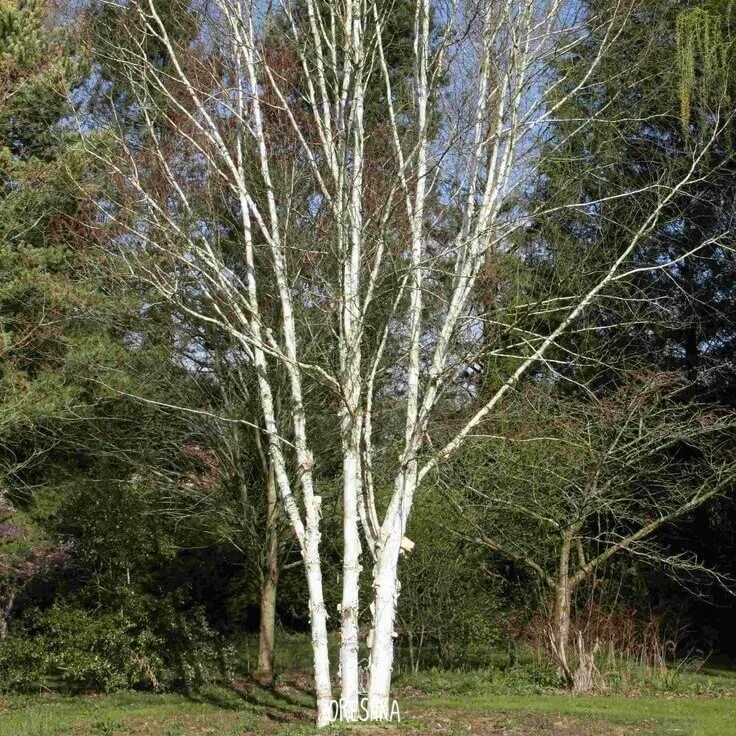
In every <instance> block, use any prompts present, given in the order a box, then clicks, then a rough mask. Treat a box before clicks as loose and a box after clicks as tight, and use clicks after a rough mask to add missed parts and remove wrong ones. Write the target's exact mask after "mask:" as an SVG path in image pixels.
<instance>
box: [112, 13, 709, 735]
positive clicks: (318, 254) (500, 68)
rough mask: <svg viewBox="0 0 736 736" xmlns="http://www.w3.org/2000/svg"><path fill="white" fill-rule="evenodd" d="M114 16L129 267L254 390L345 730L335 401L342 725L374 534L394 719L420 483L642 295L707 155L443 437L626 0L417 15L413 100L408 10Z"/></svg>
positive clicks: (377, 642)
mask: <svg viewBox="0 0 736 736" xmlns="http://www.w3.org/2000/svg"><path fill="white" fill-rule="evenodd" d="M110 3H111V4H113V5H115V6H116V7H118V8H120V9H121V10H120V12H124V13H125V14H127V17H128V18H129V20H130V22H129V23H127V24H126V25H125V28H126V30H127V34H128V37H127V38H126V39H125V43H123V42H122V41H121V50H120V58H119V59H117V63H118V64H119V65H120V66H122V68H123V69H124V70H125V72H126V76H127V82H128V87H129V92H128V93H127V94H128V95H129V96H128V97H127V98H126V101H127V103H128V105H129V107H128V110H129V113H130V115H131V116H133V117H134V118H135V120H136V123H137V129H136V132H135V133H134V134H131V133H129V132H126V130H125V129H124V128H123V127H122V126H121V127H120V131H119V135H118V136H117V138H116V145H115V147H114V148H113V149H112V152H108V153H104V154H101V156H102V158H103V159H104V160H105V162H106V163H107V164H108V166H109V167H110V171H111V173H112V175H113V179H112V180H113V181H114V182H115V183H116V185H117V194H116V195H115V197H114V198H111V200H113V201H112V202H105V203H104V204H103V205H101V206H103V207H104V209H105V218H104V219H105V221H106V223H107V224H108V226H111V227H116V228H117V235H116V237H115V238H114V243H115V246H116V251H117V253H118V254H119V255H120V256H121V257H122V258H123V259H124V260H125V262H126V263H127V264H128V266H129V267H130V269H131V272H132V273H133V274H134V275H135V276H137V277H138V278H142V279H143V280H144V281H146V282H148V283H149V284H150V285H151V286H152V287H153V288H154V289H155V290H156V291H157V292H158V293H159V294H160V295H161V296H162V297H163V298H165V299H167V300H170V301H171V302H173V303H174V304H175V306H176V307H177V308H178V309H180V310H182V312H183V313H186V314H187V316H188V318H189V319H194V320H202V321H204V322H207V323H209V324H210V325H214V326H217V327H219V328H220V329H222V330H224V331H226V332H227V333H228V334H229V335H230V336H231V337H232V338H233V339H234V340H235V341H236V342H237V343H238V345H239V346H240V350H241V351H242V355H243V356H244V361H245V363H244V367H245V369H249V370H252V371H253V373H254V380H255V381H256V383H257V387H258V388H257V395H258V403H259V411H260V416H259V417H255V416H254V417H252V418H245V419H244V421H252V422H253V423H255V424H258V425H259V426H261V427H262V428H263V431H264V434H265V436H266V437H267V439H268V453H269V457H270V461H271V463H272V468H273V473H274V479H275V483H276V485H277V487H278V490H279V495H280V501H281V504H282V507H283V509H284V512H285V514H286V515H287V516H288V519H289V521H290V524H291V526H292V528H293V531H294V534H295V535H296V539H297V540H298V543H299V545H300V549H301V553H302V557H303V561H304V567H305V571H306V576H307V582H308V589H309V598H310V601H309V610H310V619H311V627H312V643H313V647H314V674H315V687H316V694H317V723H318V725H325V724H326V723H327V722H328V721H329V720H330V717H331V698H332V691H331V683H330V671H329V659H328V651H327V612H326V610H325V606H324V602H323V594H322V570H321V565H320V553H319V543H320V514H321V509H320V507H321V499H320V495H319V492H318V488H317V485H316V484H317V480H318V479H317V477H316V473H315V467H316V466H315V455H317V457H316V460H317V461H318V460H319V456H318V452H317V448H315V447H314V445H313V439H312V436H311V434H310V425H309V416H308V411H307V408H306V407H307V404H308V396H309V392H310V390H311V388H312V387H313V386H316V385H321V386H322V387H324V388H327V389H329V390H330V391H331V392H332V394H333V396H334V406H335V411H336V414H337V417H338V418H339V427H340V447H341V452H342V477H341V487H342V513H343V545H342V552H343V574H342V591H343V592H342V603H341V606H340V630H341V650H340V666H339V671H340V678H341V699H342V706H341V707H342V712H341V715H342V718H344V719H346V720H354V719H356V718H357V717H358V715H359V695H358V679H359V672H358V645H359V641H358V631H359V629H358V618H359V600H358V591H359V580H360V574H361V559H363V556H362V553H363V550H362V544H361V539H362V541H363V542H364V544H365V547H366V548H367V552H368V554H369V555H370V559H371V561H372V565H373V600H372V602H371V605H370V611H371V615H372V624H371V626H372V629H371V634H370V636H369V640H368V647H369V649H370V680H369V693H368V704H367V705H368V711H369V715H370V717H371V718H374V719H380V718H385V717H387V715H388V713H389V707H388V703H389V693H390V685H391V669H392V662H393V641H394V636H395V634H394V622H395V615H396V601H397V596H398V594H399V580H398V563H399V557H400V552H401V551H402V549H407V548H410V547H411V543H410V542H409V541H408V540H406V539H405V534H406V527H407V522H408V520H409V516H410V512H411V509H412V505H413V502H414V498H415V495H416V492H417V490H418V488H419V487H420V485H421V483H422V481H423V480H424V479H425V478H426V477H427V476H428V475H429V474H430V473H433V472H436V471H438V470H439V468H440V465H441V463H442V461H444V460H446V459H447V458H448V457H450V456H451V455H452V454H453V452H455V451H456V450H457V449H458V448H459V447H460V445H461V444H462V443H463V442H465V441H466V440H468V439H469V438H470V437H472V435H473V434H474V432H475V431H476V430H477V428H478V427H479V425H481V423H482V422H483V421H484V420H485V419H486V418H488V417H490V416H491V415H492V413H493V412H494V410H495V408H496V406H497V405H498V403H499V402H500V401H501V399H502V398H503V396H504V395H505V394H507V393H508V392H509V391H511V390H513V387H514V386H515V384H516V383H517V382H518V381H519V380H520V379H521V378H522V376H523V375H524V374H525V373H526V372H527V371H528V370H529V369H530V367H532V366H536V365H538V364H539V362H540V361H543V359H544V356H545V353H546V352H547V351H548V350H549V348H550V347H551V346H555V345H557V344H558V342H559V340H560V339H561V338H562V337H563V336H564V334H565V332H566V331H567V330H568V329H569V328H570V326H571V325H573V323H574V321H575V319H576V317H578V316H579V315H580V314H581V313H582V312H583V311H584V310H585V309H586V307H587V306H588V305H589V304H591V302H593V300H594V299H595V298H596V297H597V295H598V294H599V293H600V292H602V291H603V290H604V289H605V288H606V286H607V285H608V284H609V283H610V282H612V281H613V280H615V279H618V278H624V277H625V276H624V273H622V272H625V264H626V262H627V260H628V259H629V257H630V256H631V255H632V254H633V253H634V252H635V251H636V250H637V247H638V246H639V245H640V244H641V243H642V241H643V240H645V239H646V237H647V234H648V233H649V232H650V230H651V229H652V228H653V227H654V225H655V224H656V223H657V222H658V220H659V218H660V216H661V215H662V213H663V212H664V211H665V209H666V206H667V203H668V202H669V201H670V200H671V198H672V197H674V196H675V195H676V194H677V193H678V192H679V191H681V190H682V189H683V188H684V187H686V186H687V185H688V183H689V181H690V180H691V179H692V178H693V177H694V176H695V172H696V171H697V169H698V164H699V162H700V160H701V157H702V155H703V151H704V150H705V149H706V148H707V143H706V144H703V145H702V146H700V147H696V150H694V153H693V160H692V166H691V167H690V169H689V170H688V171H687V172H686V173H685V174H684V176H683V177H682V178H681V179H680V180H678V181H676V182H669V183H665V182H661V183H660V184H658V185H657V186H656V187H654V188H653V189H654V192H655V194H656V197H655V198H654V199H655V200H656V201H655V205H653V207H652V208H651V211H649V212H647V213H645V216H643V217H642V219H641V222H640V223H639V224H638V225H637V227H636V228H634V229H633V230H632V234H631V236H630V238H629V240H628V241H627V242H625V243H622V244H621V247H620V248H619V249H618V250H617V252H616V253H614V254H612V256H611V262H610V268H608V270H607V272H606V273H605V274H604V275H603V277H602V278H601V280H600V281H599V282H597V283H596V284H595V285H594V286H593V287H592V288H591V289H590V290H589V291H588V292H587V293H583V294H571V295H569V296H567V297H565V298H560V299H558V300H556V301H555V303H554V304H553V305H550V308H554V309H559V310H560V314H561V318H560V319H559V321H558V322H557V326H556V327H554V329H553V330H552V331H551V332H549V333H548V334H543V335H530V334H527V333H523V332H521V331H518V332H516V333H515V331H514V324H513V323H509V324H508V325H506V329H505V330H504V332H505V334H510V335H511V336H512V338H511V340H510V341H509V342H510V344H506V345H503V346H499V348H498V354H499V355H505V356H507V355H508V354H509V353H513V354H514V356H515V357H514V360H515V367H514V368H513V369H512V371H511V373H510V374H509V375H508V376H507V377H506V378H505V380H504V381H503V382H502V383H501V385H500V386H499V387H498V388H497V389H496V390H495V391H493V392H492V393H491V394H490V395H486V396H476V397H475V398H474V399H473V401H474V404H473V406H472V407H471V411H470V412H469V413H468V411H467V409H468V407H467V406H465V405H464V406H463V407H462V408H463V411H462V412H457V414H458V416H459V417H460V419H459V420H457V419H456V420H455V421H454V422H449V423H448V422H443V423H441V424H439V425H438V424H437V423H434V424H433V418H434V417H435V416H436V413H437V408H438V407H439V406H440V405H441V406H443V407H444V415H445V417H446V414H447V411H448V406H450V407H451V406H456V407H457V396H455V395H454V394H455V390H456V388H457V381H456V380H455V379H456V377H457V375H458V372H459V371H461V370H462V368H463V367H464V366H465V365H467V361H468V360H472V359H473V357H474V355H475V354H476V351H477V343H478V341H479V340H480V339H481V338H482V336H483V335H484V334H485V331H486V330H487V329H488V328H489V326H494V320H495V321H497V320H499V319H502V318H501V317H499V313H498V312H494V313H493V316H492V317H491V316H489V314H486V313H484V312H483V311H482V310H481V309H479V307H478V305H477V300H475V299H474V293H475V286H476V281H477V279H478V277H479V274H480V272H481V269H483V268H484V266H485V265H487V264H488V263H491V262H492V261H493V259H494V258H496V257H497V256H498V255H499V254H502V253H503V254H508V252H509V248H510V245H509V244H510V243H511V236H512V235H513V233H514V231H515V230H517V229H518V228H521V227H524V226H525V225H526V223H528V222H529V221H530V220H531V219H533V217H534V213H533V212H529V211H522V208H520V207H519V206H509V203H510V202H513V201H514V200H515V195H518V193H519V192H521V191H523V188H524V186H525V183H526V182H527V181H528V179H529V177H532V176H534V172H535V169H536V164H537V157H538V155H539V151H540V150H541V148H542V146H541V145H540V143H541V142H542V141H544V140H546V136H547V131H548V129H549V126H550V125H551V124H552V123H553V122H554V121H555V119H556V117H557V116H559V115H560V114H561V111H562V110H563V109H564V105H565V102H566V101H567V100H569V99H570V98H571V97H573V96H574V95H577V94H579V93H582V92H590V90H591V89H592V88H593V87H594V84H595V83H596V71H597V67H598V65H599V62H600V60H601V59H602V58H603V57H604V56H605V54H606V53H607V50H608V49H609V48H610V47H611V45H612V44H614V43H616V40H617V37H618V34H619V33H620V29H621V27H622V26H623V24H625V23H626V22H628V15H627V14H628V11H629V9H630V3H629V2H628V0H616V2H614V3H612V4H611V7H610V8H608V9H607V10H606V12H605V17H601V18H598V17H592V16H591V15H590V14H585V13H584V12H583V11H582V10H581V9H580V8H579V7H577V4H576V3H570V2H567V0H531V1H529V2H518V1H517V0H480V1H476V0H447V1H446V2H434V1H431V0H413V2H412V9H413V13H414V28H413V32H412V46H413V70H412V72H411V74H410V78H409V79H408V80H402V82H401V84H397V80H396V78H395V75H394V74H393V73H392V70H391V63H390V58H389V56H390V51H391V47H392V43H394V39H392V38H391V37H390V35H389V33H388V30H387V29H388V22H387V20H388V17H389V14H390V13H391V12H393V10H394V4H393V3H392V2H390V1H389V0H386V1H385V2H377V3H374V2H369V1H368V0H338V1H337V2H334V3H322V2H319V1H318V0H301V1H300V2H289V1H288V0H281V2H280V3H278V4H276V5H272V4H264V3H257V2H247V1H246V0H212V2H208V3H204V2H202V3H193V4H188V5H187V8H186V13H187V14H188V16H189V17H191V18H193V19H195V20H196V27H197V29H198V30H197V33H196V34H195V38H194V40H193V41H192V40H191V39H188V40H187V41H186V42H182V41H181V40H179V37H178V36H177V35H176V34H175V33H174V32H173V31H172V29H170V28H169V27H168V25H167V21H166V19H165V17H164V16H163V15H162V12H161V11H162V4H161V2H160V0H130V2H127V3H124V4H123V3H115V2H113V0H110ZM594 27H595V29H596V31H597V35H598V37H599V38H601V39H602V42H601V43H600V48H599V50H598V52H597V54H595V55H594V56H593V58H592V60H591V62H590V67H589V69H588V70H587V71H586V73H585V74H583V75H579V74H578V75H576V76H575V77H572V76H567V75H566V73H565V72H564V65H563V64H561V63H560V61H563V60H564V59H565V58H568V57H570V56H571V55H573V54H574V53H575V49H576V47H577V46H579V45H581V44H584V43H586V42H588V40H589V38H590V34H591V29H592V28H594ZM152 47H153V48H157V49H160V50H161V54H160V57H158V58H152V56H151V48H152ZM448 80H449V81H448ZM369 84H370V85H372V88H373V89H374V90H375V88H376V86H378V88H379V89H380V94H378V95H375V94H374V96H373V97H374V98H376V97H377V98H378V101H377V102H376V100H375V99H373V104H374V105H378V106H379V107H380V109H381V113H382V114H381V115H380V120H378V121H374V122H373V123H371V125H370V126H369V125H368V124H367V120H366V109H365V107H366V106H365V102H366V91H367V89H368V85H369ZM587 122H589V121H586V120H580V121H579V123H578V129H580V128H584V127H585V125H586V123H587ZM612 125H615V121H612ZM113 127H115V126H113ZM107 150H108V151H110V150H111V149H107ZM211 190H217V191H218V192H224V193H225V194H224V195H219V196H220V199H219V200H218V201H220V202H222V201H225V202H228V203H229V206H230V209H231V212H230V214H231V220H232V221H231V222H230V224H229V225H228V226H224V225H223V224H222V223H220V222H218V221H216V219H215V217H214V214H213V211H212V210H208V209H207V207H206V206H205V207H203V206H202V202H203V201H207V196H205V195H203V194H202V193H203V192H208V191H211ZM620 196H636V193H632V192H622V193H621V195H620ZM582 204H583V203H577V202H571V203H570V204H569V206H581V205H582ZM603 204H604V203H595V202H586V203H584V205H585V206H586V207H595V206H602V205H603ZM234 252H236V257H234V256H233V253H234ZM657 267H662V265H661V264H658V266H657ZM193 294H196V299H192V298H191V297H192V295H193ZM274 304H275V305H276V307H275V308H274ZM536 307H538V305H536V304H535V305H530V307H529V308H530V309H533V308H536ZM517 311H518V310H517ZM496 332H498V331H497V330H495V326H494V334H495V333H496ZM306 343H308V344H309V345H310V349H309V350H306V349H305V348H304V346H305V344H306ZM315 345H320V346H321V348H322V352H321V353H319V352H315V350H314V346H315ZM486 354H487V350H486ZM277 372H282V373H283V374H285V376H286V377H287V385H288V389H287V391H286V394H287V396H286V397H285V398H284V399H283V400H284V402H285V404H284V405H285V406H287V405H288V408H289V410H290V414H291V422H290V425H289V426H285V425H284V424H283V423H279V417H278V416H277V413H276V411H275V409H274V380H275V378H274V377H275V375H276V373H277ZM379 413H380V416H382V417H384V416H387V415H388V414H389V413H390V415H391V416H392V417H394V418H395V417H396V416H397V415H400V416H401V422H400V423H401V426H402V430H401V433H400V435H401V436H399V437H398V438H397V437H387V436H386V433H385V431H383V430H382V427H377V425H376V423H375V421H374V420H375V419H376V416H377V415H379ZM448 424H449V426H450V427H451V429H450V430H449V432H448V429H447V427H448ZM361 534H362V537H361ZM333 715H334V713H333Z"/></svg>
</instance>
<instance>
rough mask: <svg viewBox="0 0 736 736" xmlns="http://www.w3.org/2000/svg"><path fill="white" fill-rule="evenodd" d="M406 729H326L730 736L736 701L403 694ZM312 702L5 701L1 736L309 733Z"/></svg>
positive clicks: (241, 688) (232, 694)
mask: <svg viewBox="0 0 736 736" xmlns="http://www.w3.org/2000/svg"><path fill="white" fill-rule="evenodd" d="M397 695H398V700H399V703H400V705H401V709H402V723H401V726H400V727H397V726H396V724H395V723H394V724H392V725H388V726H373V727H368V726H356V727H351V728H349V729H348V728H347V727H345V726H343V727H340V726H335V727H333V728H331V729H329V731H330V732H333V733H335V732H337V733H345V732H346V731H350V732H355V733H375V734H381V735H382V736H393V735H394V734H397V735H398V736H400V735H401V734H406V735H407V736H409V735H411V734H436V735H438V736H452V735H455V734H478V735H479V736H481V735H483V736H485V735H488V736H628V735H629V734H644V735H648V736H732V735H736V700H734V699H733V698H731V697H694V696H657V697H653V696H644V697H634V696H631V697H628V696H586V697H581V696H570V695H567V694H561V693H553V694H523V695H520V694H516V695H514V694H508V695H506V694H473V695H459V694H448V693H446V692H441V691H440V692H437V693H430V692H426V689H423V690H422V691H417V690H416V689H413V688H411V687H410V686H409V685H404V686H403V687H402V689H400V690H399V692H398V693H397ZM310 702H311V701H310V697H309V695H308V693H307V692H305V690H304V688H303V687H302V685H301V684H300V683H299V681H298V680H296V681H292V682H291V683H289V684H282V685H279V686H278V687H276V688H275V689H274V690H267V689H263V688H260V687H258V686H257V685H254V684H253V683H251V682H249V681H246V680H239V681H237V682H236V684H235V685H234V687H232V688H215V687H212V688H208V689H207V690H205V691H204V692H203V693H202V694H200V695H198V696H197V697H186V696H184V695H174V694H165V695H154V694H150V693H132V692H125V693H117V694H113V695H100V696H82V697H76V698H71V697H60V696H53V695H47V696H44V695H39V696H5V697H2V698H0V736H57V734H58V735H62V734H63V735H67V736H69V735H72V734H73V735H74V736H77V734H78V735H79V736H139V735H143V734H146V735H148V734H150V735H151V736H204V735H205V734H212V735H213V736H244V735H245V734H273V735H274V736H290V735H293V734H306V733H312V732H313V731H314V729H313V728H312V726H311V721H310V719H311V708H310Z"/></svg>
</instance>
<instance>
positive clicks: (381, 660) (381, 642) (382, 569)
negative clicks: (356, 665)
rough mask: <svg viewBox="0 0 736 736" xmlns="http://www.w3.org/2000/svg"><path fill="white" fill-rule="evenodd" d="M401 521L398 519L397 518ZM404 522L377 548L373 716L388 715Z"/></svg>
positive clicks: (370, 709)
mask: <svg viewBox="0 0 736 736" xmlns="http://www.w3.org/2000/svg"><path fill="white" fill-rule="evenodd" d="M397 522H398V520H397ZM401 536H402V535H401V525H400V523H397V525H396V528H395V529H392V530H391V532H390V534H389V535H388V537H387V539H386V540H385V543H384V545H383V546H382V547H381V548H380V550H379V552H378V558H377V560H376V563H375V566H374V571H373V596H374V597H373V605H374V613H373V641H372V643H371V659H370V684H369V687H368V715H369V718H370V719H371V720H375V721H381V720H386V719H387V718H388V716H389V712H390V707H389V698H390V694H391V673H392V670H393V661H394V622H395V621H396V604H397V601H398V596H399V579H398V561H399V550H400V548H401Z"/></svg>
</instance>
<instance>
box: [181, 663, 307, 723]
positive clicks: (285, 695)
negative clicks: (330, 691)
mask: <svg viewBox="0 0 736 736" xmlns="http://www.w3.org/2000/svg"><path fill="white" fill-rule="evenodd" d="M187 697H188V698H189V699H190V700H193V701H195V702H199V703H207V704H208V705H212V706H214V707H216V708H218V709H222V710H230V711H243V710H245V711H250V712H252V713H253V714H254V715H260V716H263V717H265V718H267V719H268V720H270V721H276V722H278V723H292V724H297V723H312V722H313V720H314V691H313V690H312V688H311V687H310V685H309V683H308V682H307V681H306V680H305V678H304V677H303V676H301V675H292V674H291V673H288V672H287V673H284V675H282V676H280V677H278V678H277V679H276V680H274V681H266V680H263V679H261V678H255V677H247V678H246V677H236V678H235V679H234V680H233V681H232V682H230V684H229V685H225V686H223V687H220V688H210V689H205V690H203V691H201V692H199V693H196V694H190V695H188V696H187Z"/></svg>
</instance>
